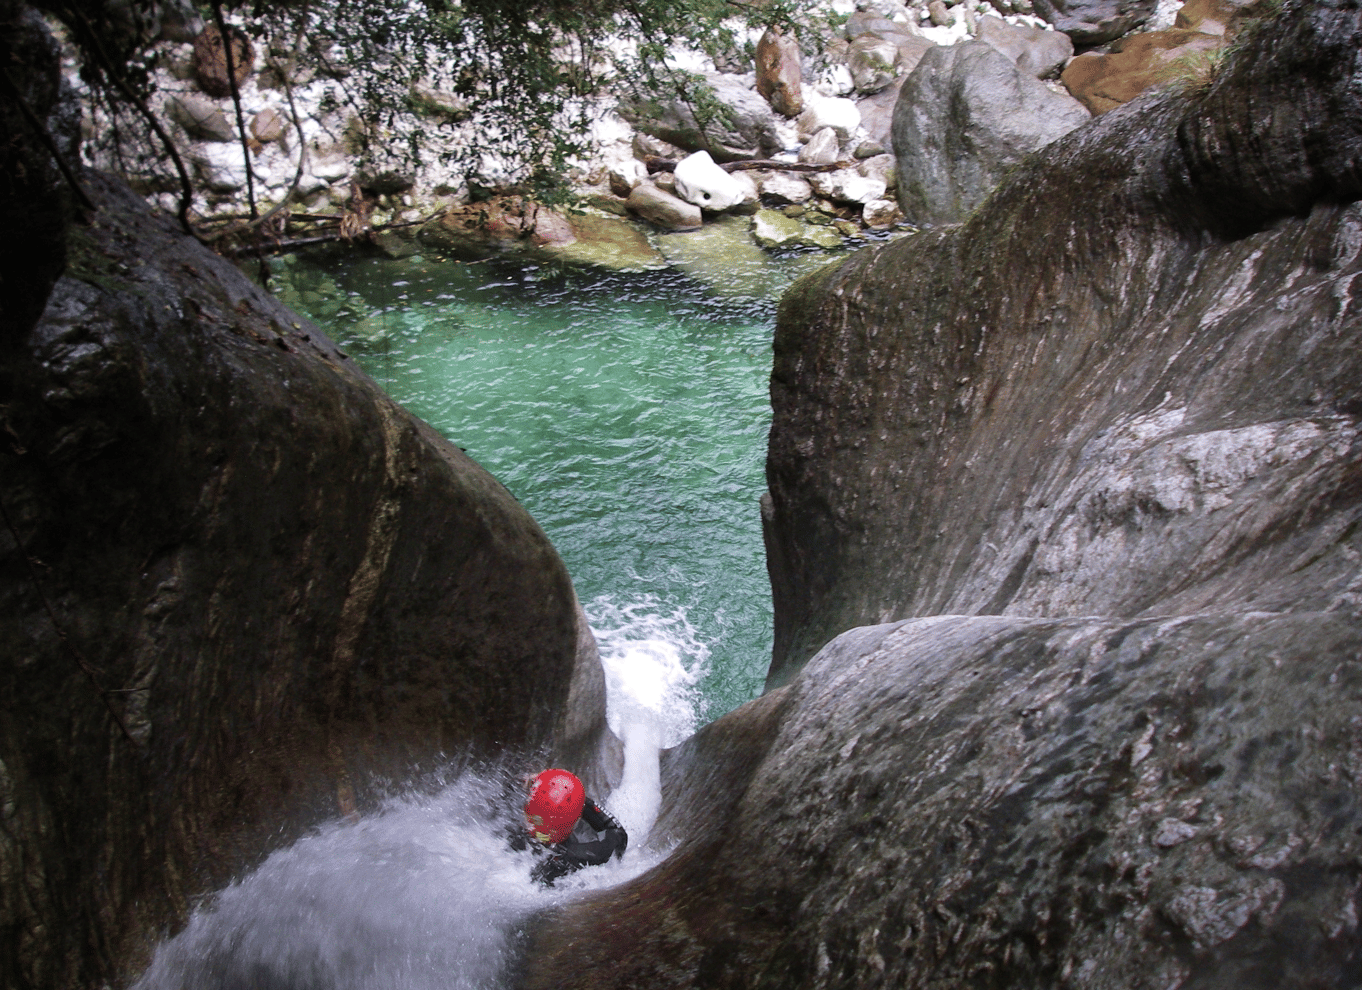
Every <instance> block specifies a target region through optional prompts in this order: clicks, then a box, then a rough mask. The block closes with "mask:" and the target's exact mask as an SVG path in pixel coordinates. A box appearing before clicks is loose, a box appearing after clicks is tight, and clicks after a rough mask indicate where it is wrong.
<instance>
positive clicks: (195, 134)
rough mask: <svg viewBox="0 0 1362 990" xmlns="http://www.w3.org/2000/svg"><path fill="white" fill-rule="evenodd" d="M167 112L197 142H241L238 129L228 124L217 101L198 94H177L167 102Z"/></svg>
mask: <svg viewBox="0 0 1362 990" xmlns="http://www.w3.org/2000/svg"><path fill="white" fill-rule="evenodd" d="M165 111H166V116H167V117H169V118H170V119H171V120H173V121H175V123H177V124H179V125H180V126H181V127H183V128H184V132H185V133H186V134H188V135H189V136H190V137H191V138H194V139H195V140H197V141H236V140H239V138H238V137H237V133H236V128H235V127H233V126H232V125H231V124H229V123H228V122H227V115H226V114H224V113H223V112H222V108H221V107H220V106H218V104H217V102H216V101H215V100H210V99H208V98H207V97H203V96H199V95H198V94H196V93H177V94H176V95H175V96H172V97H171V98H170V99H168V100H166V102H165Z"/></svg>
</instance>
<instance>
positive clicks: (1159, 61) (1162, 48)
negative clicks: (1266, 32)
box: [1060, 30, 1224, 114]
mask: <svg viewBox="0 0 1362 990" xmlns="http://www.w3.org/2000/svg"><path fill="white" fill-rule="evenodd" d="M1223 45H1224V39H1223V38H1221V37H1220V36H1219V35H1214V34H1202V33H1201V32H1199V31H1180V30H1173V31H1148V32H1145V33H1144V34H1137V35H1133V36H1131V37H1129V38H1122V39H1121V40H1120V41H1118V42H1116V43H1114V44H1113V45H1112V46H1111V53H1110V54H1107V55H1096V54H1091V53H1089V54H1085V55H1080V56H1078V57H1077V58H1075V59H1074V60H1073V61H1072V62H1070V63H1069V65H1068V68H1066V69H1065V70H1064V74H1063V75H1062V76H1061V77H1060V78H1061V79H1062V81H1063V82H1064V86H1065V88H1066V89H1068V90H1069V92H1070V93H1072V94H1073V95H1074V98H1075V99H1077V100H1078V101H1079V102H1080V103H1082V104H1083V105H1084V106H1085V107H1087V108H1088V110H1089V111H1091V112H1092V113H1093V114H1102V113H1106V112H1107V111H1108V110H1114V109H1116V108H1117V107H1119V106H1120V105H1121V104H1122V103H1129V102H1130V101H1131V100H1133V99H1135V97H1137V96H1139V95H1140V94H1141V93H1143V92H1145V91H1146V90H1149V89H1152V88H1153V87H1155V86H1158V85H1161V84H1163V83H1168V82H1173V81H1175V80H1177V79H1181V78H1188V79H1190V78H1192V77H1193V76H1194V74H1195V68H1194V67H1193V66H1192V64H1191V63H1189V61H1188V59H1189V58H1193V57H1195V56H1198V55H1200V56H1202V57H1205V55H1206V53H1208V52H1213V51H1215V50H1216V49H1218V48H1220V47H1222V46H1223Z"/></svg>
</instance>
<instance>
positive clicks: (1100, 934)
mask: <svg viewBox="0 0 1362 990" xmlns="http://www.w3.org/2000/svg"><path fill="white" fill-rule="evenodd" d="M1360 651H1362V625H1359V623H1358V622H1357V619H1356V616H1355V615H1352V614H1348V613H1342V612H1336V613H1309V612H1305V613H1276V614H1271V613H1256V614H1254V615H1243V616H1215V615H1202V616H1178V617H1168V618H1148V619H1134V620H1102V619H1034V618H1021V617H1012V616H936V617H931V618H922V619H914V620H908V621H904V622H898V623H890V624H887V625H880V626H870V627H863V628H859V629H854V630H850V631H848V632H847V633H845V634H843V635H842V636H840V637H838V638H837V639H835V640H834V641H833V642H831V643H829V644H828V646H827V647H826V648H825V649H824V650H823V651H822V652H821V653H820V654H819V655H818V656H817V657H816V658H815V659H813V660H812V661H810V663H809V664H808V665H807V666H806V667H805V668H804V670H803V671H802V672H801V674H800V676H799V677H798V678H796V679H795V680H794V681H793V682H792V683H791V684H789V685H788V686H786V687H784V688H780V689H777V690H775V691H772V692H769V693H768V694H767V695H765V696H764V697H763V698H761V699H760V700H758V701H755V702H752V703H751V704H750V705H748V706H745V707H744V708H741V709H739V710H737V711H736V712H733V713H730V714H729V715H727V716H725V717H724V718H722V719H720V720H719V721H717V722H715V723H713V724H711V725H709V726H707V727H706V728H705V729H703V730H701V731H700V732H699V733H697V734H696V736H694V737H693V738H692V739H690V740H688V741H687V742H685V743H683V744H682V745H681V746H679V747H677V748H676V749H675V750H673V751H671V752H669V753H668V754H667V759H666V761H665V763H664V770H663V802H664V805H663V806H664V810H663V813H662V815H661V816H660V817H659V820H658V822H657V825H656V826H655V827H654V839H653V841H654V842H655V843H656V844H657V845H658V846H659V847H660V848H666V847H667V846H668V845H670V844H671V843H673V842H674V843H677V846H676V849H675V851H674V852H672V854H671V855H670V857H669V858H668V859H667V860H666V861H664V862H663V863H662V864H661V865H659V866H658V867H657V868H655V869H654V870H652V871H650V872H648V873H646V874H644V875H643V876H641V877H639V878H638V879H636V880H634V881H632V882H630V883H628V884H625V885H623V886H621V887H618V888H615V889H613V890H607V891H603V892H600V893H596V894H592V895H590V896H588V897H587V898H585V899H584V900H583V902H581V903H579V904H574V905H570V906H567V907H564V908H561V909H558V910H556V911H553V912H552V913H550V914H548V915H547V916H544V917H541V918H540V919H539V923H538V925H537V926H536V927H535V933H534V937H533V941H532V942H531V944H530V946H529V947H528V951H527V953H526V957H525V962H524V969H525V972H524V973H523V974H522V977H521V980H520V981H519V984H518V985H519V986H520V987H523V988H536V990H537V988H547V987H560V988H563V987H565V988H576V987H588V986H589V987H597V988H600V987H637V986H648V987H654V988H671V987H676V988H680V987H694V986H742V987H756V988H771V990H776V988H780V990H784V988H789V987H833V988H842V987H845V988H859V987H868V986H892V987H907V988H935V987H954V986H978V985H982V986H1005V987H1015V988H1035V990H1042V988H1044V990H1050V988H1053V987H1056V986H1084V987H1091V988H1094V990H1166V988H1168V987H1170V986H1183V987H1217V988H1219V987H1224V988H1230V987H1235V988H1243V990H1279V988H1306V987H1317V986H1338V987H1343V986H1351V985H1352V982H1351V981H1352V979H1353V974H1355V972H1356V967H1357V965H1358V963H1359V962H1360V961H1362V934H1360V933H1359V931H1358V910H1359V900H1362V869H1359V866H1358V856H1359V854H1360V853H1362V838H1359V828H1362V804H1360V803H1359V793H1358V779H1359V777H1358V775H1359V774H1362V748H1359V745H1358V741H1357V726H1358V725H1359V724H1362V652H1360ZM1170 837H1176V841H1168V839H1169V838H1170ZM1161 840H1162V841H1161ZM1255 856H1257V857H1261V858H1258V859H1257V860H1256V861H1255ZM579 974H589V976H586V977H583V976H581V975H579Z"/></svg>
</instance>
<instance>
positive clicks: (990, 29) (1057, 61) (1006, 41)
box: [976, 16, 1074, 79]
mask: <svg viewBox="0 0 1362 990" xmlns="http://www.w3.org/2000/svg"><path fill="white" fill-rule="evenodd" d="M976 37H977V38H978V39H979V40H980V41H986V42H988V43H989V44H990V45H992V46H993V47H994V48H996V49H998V51H1000V52H1002V53H1003V54H1004V55H1006V56H1007V57H1008V58H1010V59H1011V60H1012V62H1013V63H1014V64H1015V65H1016V66H1017V68H1018V70H1020V71H1021V72H1024V73H1026V74H1027V75H1030V76H1035V77H1036V78H1037V79H1050V78H1052V77H1054V76H1057V75H1059V73H1060V70H1061V69H1063V68H1064V66H1065V64H1066V63H1067V62H1068V61H1069V59H1070V58H1072V57H1073V53H1074V43H1073V41H1072V40H1070V38H1069V36H1068V35H1067V34H1065V33H1064V32H1063V31H1046V30H1043V29H1042V28H1036V27H1029V26H1027V25H1024V24H1009V23H1008V22H1007V21H1005V20H1003V19H1002V18H1001V17H993V16H987V17H981V18H979V26H978V32H977V34H976Z"/></svg>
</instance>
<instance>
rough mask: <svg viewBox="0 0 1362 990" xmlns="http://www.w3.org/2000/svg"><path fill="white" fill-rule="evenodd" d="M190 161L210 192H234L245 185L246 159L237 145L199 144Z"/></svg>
mask: <svg viewBox="0 0 1362 990" xmlns="http://www.w3.org/2000/svg"><path fill="white" fill-rule="evenodd" d="M190 159H191V160H192V161H193V162H194V167H195V169H196V170H197V171H198V173H199V178H200V179H202V180H203V184H204V185H205V186H207V187H208V189H209V191H210V192H215V193H230V192H236V191H237V190H238V189H242V188H244V187H245V185H246V159H245V156H244V155H243V154H242V153H241V145H239V144H221V143H217V142H214V143H211V144H200V145H198V146H196V147H195V148H194V149H193V150H192V151H191V152H190Z"/></svg>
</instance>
